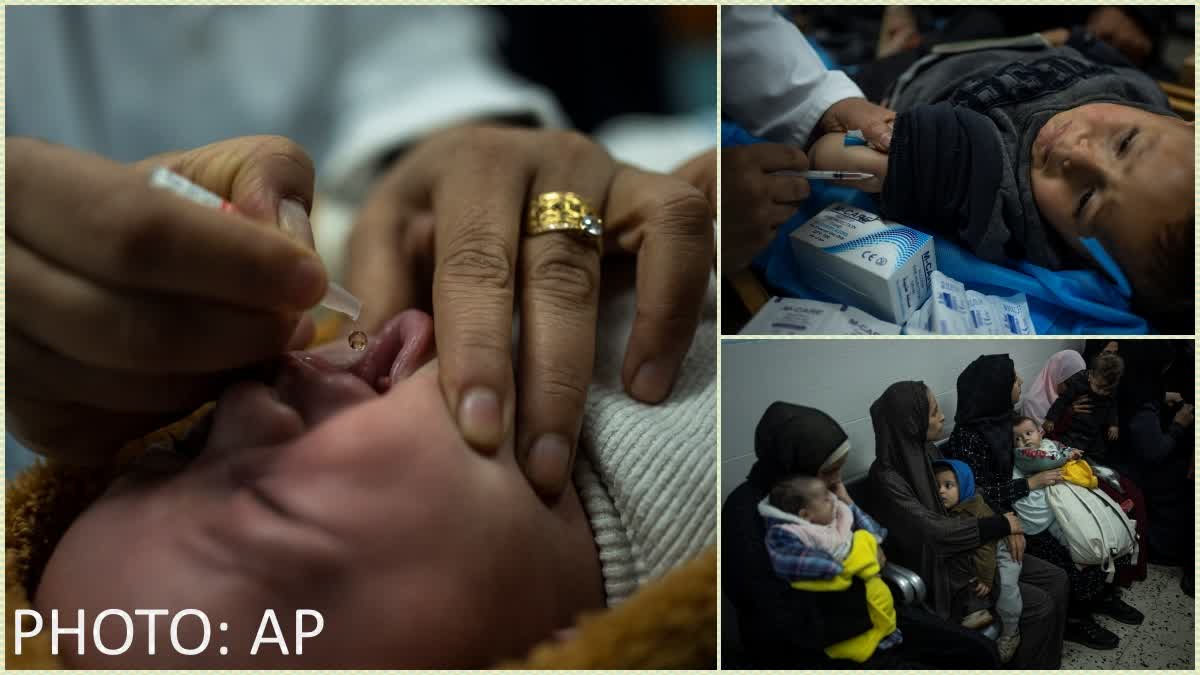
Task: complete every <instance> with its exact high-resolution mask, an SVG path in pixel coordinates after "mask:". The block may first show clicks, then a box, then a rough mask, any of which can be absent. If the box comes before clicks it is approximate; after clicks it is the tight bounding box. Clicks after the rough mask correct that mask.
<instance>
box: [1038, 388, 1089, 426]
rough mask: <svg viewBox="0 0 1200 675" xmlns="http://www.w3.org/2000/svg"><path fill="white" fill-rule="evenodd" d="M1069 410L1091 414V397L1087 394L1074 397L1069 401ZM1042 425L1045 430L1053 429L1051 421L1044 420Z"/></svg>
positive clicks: (1081, 413)
mask: <svg viewBox="0 0 1200 675" xmlns="http://www.w3.org/2000/svg"><path fill="white" fill-rule="evenodd" d="M1071 412H1073V413H1075V414H1076V415H1091V414H1092V399H1091V397H1090V396H1088V395H1087V394H1084V395H1082V396H1080V397H1079V398H1077V399H1075V400H1074V401H1072V402H1071ZM1042 426H1043V428H1045V429H1046V431H1053V430H1054V423H1053V422H1046V424H1044V425H1042Z"/></svg>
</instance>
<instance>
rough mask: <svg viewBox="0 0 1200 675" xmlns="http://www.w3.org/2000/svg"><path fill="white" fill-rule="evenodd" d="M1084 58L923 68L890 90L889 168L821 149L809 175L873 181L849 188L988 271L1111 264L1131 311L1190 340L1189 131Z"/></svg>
mask: <svg viewBox="0 0 1200 675" xmlns="http://www.w3.org/2000/svg"><path fill="white" fill-rule="evenodd" d="M1073 39H1074V38H1073ZM1027 42H1029V41H1027ZM1080 47H1081V49H1084V51H1082V52H1081V51H1077V50H1076V49H1074V48H1071V47H1056V48H1052V47H1046V46H1045V45H1044V44H1042V45H1041V46H1031V47H1029V48H1025V49H983V50H979V51H971V52H966V53H960V54H950V55H945V56H941V57H933V56H930V57H926V58H925V59H922V60H921V61H918V62H917V64H916V65H914V66H913V67H912V68H910V69H909V71H908V72H907V73H906V74H905V75H906V76H908V75H910V74H912V75H913V76H912V77H911V79H906V78H905V77H902V78H901V80H900V83H899V84H898V85H897V89H894V93H893V96H892V100H891V101H890V103H891V104H892V106H893V107H894V108H895V110H896V111H897V112H898V113H899V115H898V116H897V118H896V122H895V128H894V131H893V137H892V145H891V152H890V154H889V155H883V154H880V153H877V152H875V151H874V150H871V149H869V148H867V147H862V146H859V147H855V146H850V147H847V146H844V145H843V135H841V134H830V135H827V136H823V137H821V138H820V139H818V140H817V142H816V144H815V145H814V147H813V149H812V152H811V153H810V158H811V160H812V164H813V166H814V167H815V168H818V169H843V170H855V171H867V172H870V173H874V174H876V175H877V176H880V177H882V178H881V180H878V181H874V182H873V184H865V185H857V186H856V185H854V184H853V183H849V184H850V185H851V186H853V187H860V188H862V189H866V190H869V191H877V192H880V193H881V194H880V199H881V213H882V215H883V216H884V217H886V218H889V219H892V220H896V221H899V222H902V223H905V224H908V225H912V226H915V227H919V228H922V229H926V230H929V231H932V232H933V233H935V234H940V235H943V236H947V237H950V238H953V239H956V240H958V241H960V242H961V243H963V244H965V245H966V246H967V247H968V248H969V249H970V250H971V251H972V252H974V253H975V254H976V255H978V256H979V257H981V258H983V259H985V260H988V261H991V262H997V263H1003V262H1004V261H1005V260H1006V259H1015V260H1027V261H1029V262H1031V263H1034V264H1036V265H1040V266H1043V267H1046V268H1049V269H1055V270H1057V269H1072V268H1082V267H1088V266H1100V267H1102V268H1103V267H1104V265H1105V264H1106V263H1105V262H1104V260H1103V258H1106V257H1111V258H1112V259H1113V260H1115V263H1116V265H1117V266H1119V268H1120V270H1122V271H1123V274H1124V276H1125V277H1126V278H1127V279H1128V281H1129V283H1130V285H1131V286H1132V290H1133V297H1134V300H1135V306H1138V307H1141V308H1142V311H1143V312H1146V313H1149V314H1152V315H1162V314H1180V313H1182V314H1186V316H1187V317H1188V318H1187V322H1188V325H1190V321H1191V316H1192V305H1193V301H1194V287H1193V277H1194V271H1193V265H1194V255H1193V251H1194V245H1193V242H1194V232H1193V208H1194V198H1193V190H1194V187H1193V175H1194V171H1195V164H1194V155H1193V125H1192V124H1191V123H1190V122H1185V121H1183V120H1181V119H1179V118H1178V117H1176V116H1174V114H1173V113H1171V112H1170V110H1169V108H1168V105H1167V97H1166V95H1165V94H1163V93H1162V92H1161V91H1160V90H1159V88H1158V87H1157V86H1156V85H1155V83H1154V82H1153V81H1152V80H1151V79H1149V78H1148V77H1146V76H1145V75H1143V74H1142V73H1140V72H1138V71H1136V70H1134V69H1132V68H1124V67H1120V66H1119V65H1113V62H1114V61H1115V59H1111V58H1110V56H1111V53H1110V52H1106V51H1105V50H1104V49H1103V46H1102V45H1091V48H1090V49H1089V48H1087V47H1086V46H1085V45H1082V44H1081V45H1080ZM1085 54H1086V55H1085ZM1117 58H1118V59H1119V57H1117ZM1096 59H1102V60H1105V59H1107V60H1109V61H1110V62H1108V63H1105V62H1101V61H1097V60H1096ZM1106 254H1107V255H1106ZM1110 276H1111V274H1110Z"/></svg>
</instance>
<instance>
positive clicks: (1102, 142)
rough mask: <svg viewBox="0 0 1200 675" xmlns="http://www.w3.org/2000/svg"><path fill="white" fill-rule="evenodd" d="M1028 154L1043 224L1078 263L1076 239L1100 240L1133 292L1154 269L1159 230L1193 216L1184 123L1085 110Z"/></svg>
mask: <svg viewBox="0 0 1200 675" xmlns="http://www.w3.org/2000/svg"><path fill="white" fill-rule="evenodd" d="M1031 154H1032V161H1033V166H1032V169H1031V181H1032V185H1033V196H1034V200H1035V201H1036V202H1037V206H1038V210H1039V211H1041V214H1042V216H1043V217H1044V218H1045V219H1046V221H1047V222H1049V223H1050V224H1051V225H1052V226H1053V227H1054V228H1055V229H1056V230H1057V231H1058V233H1059V234H1060V235H1062V237H1063V239H1064V240H1065V241H1066V242H1067V243H1068V244H1069V245H1070V246H1072V247H1073V248H1074V249H1075V250H1076V251H1077V252H1078V253H1080V254H1081V255H1083V256H1084V257H1085V258H1089V259H1090V256H1089V255H1088V253H1087V252H1086V249H1084V247H1083V244H1082V243H1081V241H1080V239H1081V238H1095V239H1097V240H1099V241H1100V243H1101V244H1102V245H1103V247H1104V249H1105V250H1106V251H1107V252H1108V254H1109V255H1111V256H1112V257H1113V258H1114V259H1115V260H1116V262H1117V264H1118V265H1120V266H1121V269H1122V270H1123V271H1124V272H1125V274H1126V276H1128V277H1129V280H1130V283H1131V284H1133V286H1134V287H1135V289H1136V288H1138V287H1139V285H1140V284H1141V283H1142V282H1141V281H1140V280H1142V279H1144V278H1145V277H1146V272H1145V270H1147V269H1149V268H1150V267H1151V266H1153V265H1156V264H1159V258H1160V257H1161V255H1162V252H1161V249H1160V248H1159V246H1160V237H1161V236H1162V232H1163V230H1164V228H1165V226H1166V224H1167V223H1170V222H1175V221H1178V220H1183V219H1186V218H1188V217H1190V216H1191V214H1192V209H1193V206H1194V198H1193V176H1194V173H1195V163H1194V149H1193V128H1192V125H1191V124H1190V123H1186V122H1183V121H1181V120H1179V119H1176V118H1172V117H1167V116H1164V115H1156V114H1154V113H1150V112H1146V111H1144V110H1138V109H1136V108H1130V107H1128V106H1122V105H1115V104H1111V103H1091V104H1088V105H1082V106H1079V107H1077V108H1072V109H1070V110H1065V111H1063V112H1061V113H1058V114H1057V115H1055V116H1054V117H1052V118H1050V120H1049V121H1048V122H1046V125H1045V126H1043V127H1042V129H1041V131H1040V132H1039V133H1038V135H1037V138H1036V139H1035V141H1034V143H1033V148H1032V150H1031ZM1143 292H1145V291H1144V290H1143Z"/></svg>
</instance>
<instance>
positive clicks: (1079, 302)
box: [722, 4, 1195, 336]
mask: <svg viewBox="0 0 1200 675" xmlns="http://www.w3.org/2000/svg"><path fill="white" fill-rule="evenodd" d="M722 19H723V23H722V36H723V41H722V83H723V87H722V147H723V149H724V154H723V167H724V169H723V172H724V173H723V176H724V180H723V183H722V191H723V202H722V204H723V205H724V206H723V209H724V211H723V214H722V218H723V219H722V223H723V226H724V231H725V237H724V239H723V243H722V246H723V264H724V267H723V272H724V279H723V285H722V290H723V294H722V310H723V313H722V322H723V326H722V330H723V333H724V334H726V335H731V334H743V335H763V334H775V335H820V334H846V335H896V334H905V335H923V334H951V335H963V334H973V335H989V334H990V335H1023V336H1027V335H1115V334H1122V335H1140V334H1160V335H1191V334H1193V332H1194V330H1193V321H1194V306H1195V303H1194V270H1193V262H1192V260H1191V258H1190V257H1188V256H1190V252H1191V251H1192V249H1193V248H1194V229H1195V228H1194V215H1193V211H1194V202H1195V197H1194V189H1193V185H1194V146H1193V141H1192V139H1193V136H1194V128H1193V126H1192V124H1193V120H1194V114H1195V93H1194V69H1195V66H1194V51H1195V46H1194V32H1195V8H1194V7H1193V6H1192V5H1177V6H1156V7H1132V6H1129V7H1125V6H1122V7H1118V6H1094V5H1092V6H1089V5H1072V6H1058V5H1046V4H1042V5H1038V6H1036V7H1034V6H1011V5H1010V6H988V5H975V4H972V5H969V6H943V7H934V6H904V5H891V6H887V7H879V6H862V7H844V6H833V5H823V6H808V5H805V6H775V7H772V8H766V7H759V8H735V7H727V8H723V9H722ZM762 42H767V43H771V44H778V45H786V47H781V48H779V49H778V50H775V51H774V53H773V55H772V57H771V58H773V59H775V61H776V62H775V63H772V64H771V65H770V66H769V67H768V66H767V65H765V64H764V62H763V57H762V56H761V55H759V54H758V52H757V51H756V47H755V45H756V44H757V43H762ZM843 97H851V99H850V100H859V103H858V104H857V105H855V106H851V104H848V103H846V102H845V100H844V99H843ZM839 99H843V100H839ZM861 99H865V100H861ZM834 101H838V103H837V104H835V105H830V103H832V102H834ZM826 106H828V107H826ZM1097 114H1099V115H1100V116H1102V117H1104V118H1105V119H1106V120H1108V121H1109V122H1111V123H1112V125H1111V126H1102V125H1099V124H1098V120H1099V119H1100V117H1097V116H1096V115H1097ZM1114 115H1115V116H1114ZM1118 118H1119V119H1120V121H1118ZM857 127H862V128H857ZM1142 131H1147V132H1149V133H1146V134H1142ZM1159 133H1164V134H1166V136H1162V138H1166V139H1170V140H1169V141H1168V142H1166V143H1164V144H1161V145H1158V148H1157V150H1155V151H1153V152H1152V153H1151V154H1150V155H1146V158H1147V159H1149V158H1150V157H1152V156H1154V157H1157V158H1156V159H1154V161H1153V166H1154V168H1153V169H1152V170H1151V169H1149V168H1148V167H1146V173H1144V174H1141V175H1138V176H1135V175H1134V174H1130V182H1128V183H1121V182H1120V181H1116V180H1112V179H1109V178H1106V179H1104V180H1101V179H1100V176H1101V175H1102V174H1103V175H1108V174H1107V173H1106V172H1107V171H1110V170H1115V169H1116V168H1117V162H1123V161H1126V158H1128V161H1131V162H1132V161H1136V160H1135V158H1137V157H1139V156H1140V153H1139V149H1138V147H1137V146H1138V143H1139V139H1138V138H1137V136H1138V135H1141V139H1140V142H1141V143H1145V141H1147V140H1149V139H1150V138H1153V137H1155V136H1156V135H1157V134H1159ZM885 138H886V141H885V140H884V139H885ZM1110 141H1111V142H1110ZM783 146H788V147H789V148H794V149H798V150H800V151H801V153H802V154H803V157H800V156H799V155H794V154H792V155H789V151H788V149H787V148H784V147H783ZM1146 147H1148V146H1145V145H1143V148H1146ZM1168 147H1169V148H1174V150H1170V151H1166V154H1165V155H1162V156H1158V155H1157V153H1158V152H1164V151H1165V148H1168ZM1099 148H1111V153H1110V154H1111V157H1110V156H1108V155H1101V154H1097V153H1098V152H1099V150H1098V149H1099ZM1128 149H1132V150H1133V152H1132V153H1131V154H1129V155H1126V154H1125V153H1126V152H1127V151H1128ZM1093 151H1095V152H1093ZM1081 153H1083V154H1081ZM1109 160H1111V162H1109ZM1106 162H1108V163H1106ZM1093 171H1094V172H1096V173H1092V172H1093ZM1112 175H1115V174H1112ZM1119 203H1120V204H1123V205H1124V206H1122V207H1118V206H1117V205H1118V204H1119ZM1125 207H1128V208H1127V210H1124V209H1125ZM1168 214H1170V215H1168ZM1135 220H1141V221H1142V222H1140V223H1139V225H1138V227H1137V228H1136V229H1132V225H1130V223H1131V222H1132V221H1135ZM1126 226H1129V228H1130V229H1126ZM735 227H736V229H735ZM1135 233H1136V234H1135ZM1139 238H1141V241H1142V243H1138V242H1137V241H1135V239H1139ZM1151 240H1153V241H1155V242H1156V243H1154V244H1153V245H1152V246H1144V245H1143V244H1149V243H1150V241H1151Z"/></svg>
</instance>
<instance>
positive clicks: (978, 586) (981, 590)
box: [975, 581, 992, 598]
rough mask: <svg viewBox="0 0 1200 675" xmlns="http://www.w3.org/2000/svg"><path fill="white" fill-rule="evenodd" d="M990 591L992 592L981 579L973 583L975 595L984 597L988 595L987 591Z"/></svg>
mask: <svg viewBox="0 0 1200 675" xmlns="http://www.w3.org/2000/svg"><path fill="white" fill-rule="evenodd" d="M991 592H992V587H991V586H988V585H987V584H985V583H983V582H982V581H978V582H976V583H975V595H977V596H978V597H981V598H986V597H987V596H988V593H991Z"/></svg>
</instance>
